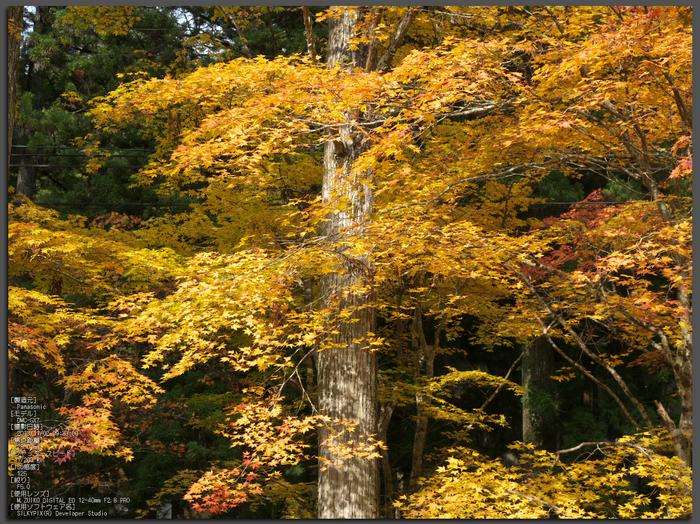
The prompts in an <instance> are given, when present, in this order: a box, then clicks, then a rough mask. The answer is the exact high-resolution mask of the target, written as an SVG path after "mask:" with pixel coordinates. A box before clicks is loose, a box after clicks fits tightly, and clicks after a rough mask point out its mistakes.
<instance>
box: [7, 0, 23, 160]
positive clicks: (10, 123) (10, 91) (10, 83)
mask: <svg viewBox="0 0 700 524" xmlns="http://www.w3.org/2000/svg"><path fill="white" fill-rule="evenodd" d="M7 9H8V18H9V25H10V29H9V34H8V36H7V169H8V171H9V169H10V153H11V152H12V131H13V130H14V128H15V113H16V111H17V109H16V107H17V80H18V78H19V56H20V49H21V46H22V22H23V19H24V7H23V6H21V5H13V6H10V7H8V8H7Z"/></svg>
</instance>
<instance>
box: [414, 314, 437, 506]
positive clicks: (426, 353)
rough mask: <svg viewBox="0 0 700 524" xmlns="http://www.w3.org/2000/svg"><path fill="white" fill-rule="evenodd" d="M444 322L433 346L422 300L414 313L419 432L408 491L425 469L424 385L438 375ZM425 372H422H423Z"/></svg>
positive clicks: (426, 402)
mask: <svg viewBox="0 0 700 524" xmlns="http://www.w3.org/2000/svg"><path fill="white" fill-rule="evenodd" d="M444 326H445V320H444V319H443V320H442V322H441V323H440V325H439V326H438V328H437V330H436V331H435V338H434V343H433V345H432V346H430V345H429V344H428V342H427V340H426V338H425V331H424V329H423V309H422V308H421V306H420V304H419V305H417V306H416V309H415V310H414V313H413V333H412V344H413V378H414V383H415V386H416V432H415V436H414V438H413V459H412V462H411V479H410V481H409V484H408V489H409V491H411V492H413V491H416V490H417V489H418V480H419V479H420V477H421V475H422V473H423V455H424V454H425V442H426V439H427V437H428V415H427V414H426V409H428V408H430V406H431V405H432V398H431V397H430V396H427V395H424V393H423V388H424V387H425V385H426V383H427V382H429V381H430V380H431V379H432V378H433V377H434V376H435V353H436V352H437V348H438V345H439V344H440V334H441V333H442V330H443V329H444ZM422 366H425V372H424V373H422V374H421V367H422ZM421 375H422V376H421Z"/></svg>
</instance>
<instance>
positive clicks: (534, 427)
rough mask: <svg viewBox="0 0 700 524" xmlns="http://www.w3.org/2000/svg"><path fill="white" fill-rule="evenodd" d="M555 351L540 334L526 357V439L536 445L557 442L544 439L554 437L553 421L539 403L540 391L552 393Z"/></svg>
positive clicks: (524, 362)
mask: <svg viewBox="0 0 700 524" xmlns="http://www.w3.org/2000/svg"><path fill="white" fill-rule="evenodd" d="M553 357H554V352H553V351H552V347H551V346H550V345H549V343H548V342H547V339H545V338H544V337H539V338H537V339H535V340H533V341H532V342H531V343H530V347H529V348H528V349H527V351H526V352H525V355H524V357H523V365H522V373H523V381H522V384H523V387H524V388H525V389H526V390H527V397H526V398H525V399H524V402H523V442H529V443H532V444H535V445H536V446H544V445H546V444H550V445H551V444H555V442H545V441H546V440H548V439H547V437H551V436H552V435H551V428H552V425H553V423H554V421H552V420H551V418H550V417H548V416H547V413H544V412H543V410H542V406H537V404H538V402H537V400H538V397H539V394H540V393H541V394H543V395H550V394H551V389H552V388H551V385H552V379H550V378H549V377H550V376H551V375H552V374H553V370H554V358H553ZM538 407H539V409H538Z"/></svg>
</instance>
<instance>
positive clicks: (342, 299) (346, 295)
mask: <svg viewBox="0 0 700 524" xmlns="http://www.w3.org/2000/svg"><path fill="white" fill-rule="evenodd" d="M357 16H358V14H357V11H356V10H354V9H352V8H345V9H344V11H343V12H342V14H341V15H340V17H339V18H337V19H332V20H330V21H329V22H330V34H329V39H328V44H329V49H328V65H329V67H331V68H333V67H337V68H339V69H340V70H341V71H342V70H343V69H344V68H345V66H348V69H347V70H346V71H345V73H346V74H351V70H350V68H351V67H353V66H355V67H357V64H356V58H357V55H356V54H355V53H354V52H352V51H351V50H350V49H349V46H348V41H349V39H350V38H351V37H352V36H353V34H354V30H355V26H356V23H357ZM340 74H343V73H342V72H341V73H340ZM353 138H354V137H353V134H352V127H351V125H350V124H348V125H345V126H340V130H339V132H338V134H337V135H336V136H335V137H334V140H333V141H329V142H327V143H326V145H325V151H324V175H323V202H324V204H326V205H329V206H333V205H335V204H337V203H338V202H343V203H344V204H343V205H342V206H339V210H337V211H335V212H334V213H332V214H331V215H330V216H329V217H328V220H327V221H326V225H325V231H324V233H325V235H326V236H327V237H328V238H339V237H341V236H345V238H347V235H352V234H357V232H358V231H361V228H362V225H363V224H364V223H366V222H367V221H368V220H369V212H370V210H371V208H372V205H373V200H374V192H373V190H372V189H371V187H370V186H369V185H368V184H367V183H361V182H359V180H358V179H359V178H364V177H365V176H366V175H367V174H366V173H364V174H363V176H362V177H358V176H357V175H358V174H357V173H354V172H353V169H352V165H353V162H354V160H355V159H357V158H358V156H359V155H360V153H361V147H362V146H361V144H360V143H359V141H356V140H354V139H353ZM335 251H336V253H337V255H338V257H339V258H338V259H339V261H340V263H341V264H342V265H343V266H344V270H342V271H339V272H337V273H332V274H328V275H325V276H324V277H323V278H322V280H321V291H322V294H323V307H324V308H325V309H326V310H327V311H328V313H329V317H330V318H337V316H336V315H337V314H338V313H339V312H340V311H341V310H349V311H351V319H350V321H343V322H337V324H336V325H335V326H333V328H334V329H335V334H334V335H332V340H331V343H332V345H331V347H326V348H324V349H323V350H322V351H319V353H318V403H319V410H320V412H321V414H323V415H326V416H328V417H329V418H330V419H331V422H329V423H327V424H324V425H323V426H322V427H321V428H320V429H319V444H320V445H319V457H320V463H319V465H320V468H319V479H318V516H319V518H331V519H347V518H377V517H379V462H378V461H377V460H376V459H366V458H362V457H354V456H349V457H343V456H341V454H340V449H339V446H345V447H346V449H350V450H352V448H353V446H355V445H357V444H359V445H363V444H365V443H366V442H367V440H366V439H367V438H368V437H371V436H374V435H375V434H376V432H377V362H376V358H375V355H374V353H373V352H371V351H370V346H369V342H368V336H369V335H370V334H371V333H372V332H373V331H374V329H375V311H374V308H373V300H374V297H373V295H372V293H371V292H369V291H362V290H359V289H357V288H354V287H355V286H358V287H361V286H362V285H363V283H364V281H365V279H366V278H367V277H368V275H369V272H370V260H369V256H368V255H360V256H352V257H351V256H348V255H346V254H345V253H344V251H345V248H344V247H342V246H341V245H337V246H336V247H335ZM353 288H354V289H353ZM335 420H342V421H348V422H353V423H355V424H356V426H355V429H354V431H353V432H349V431H347V426H345V425H342V424H337V423H334V422H333V421H335ZM337 466H340V467H337Z"/></svg>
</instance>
